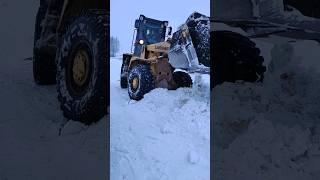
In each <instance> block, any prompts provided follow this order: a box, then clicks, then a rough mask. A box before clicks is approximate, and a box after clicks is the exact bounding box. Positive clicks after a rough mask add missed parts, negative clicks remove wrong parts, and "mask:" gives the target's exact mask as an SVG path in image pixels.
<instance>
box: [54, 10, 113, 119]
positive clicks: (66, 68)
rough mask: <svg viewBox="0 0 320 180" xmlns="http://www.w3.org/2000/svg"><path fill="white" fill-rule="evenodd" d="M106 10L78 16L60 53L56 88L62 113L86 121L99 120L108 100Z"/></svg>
mask: <svg viewBox="0 0 320 180" xmlns="http://www.w3.org/2000/svg"><path fill="white" fill-rule="evenodd" d="M107 24H108V21H107V14H105V13H103V12H95V11H90V12H87V13H85V14H84V15H81V16H79V17H78V18H76V19H75V20H74V21H73V22H72V23H71V24H70V26H69V27H68V28H67V29H66V31H65V34H64V35H63V36H62V39H61V41H60V42H61V44H60V46H59V47H60V48H59V50H58V53H57V61H56V62H57V77H56V79H57V91H58V99H59V102H60V107H61V110H62V111H63V115H64V116H65V117H66V118H67V119H72V120H74V121H79V122H82V123H84V124H87V125H89V124H91V123H93V122H97V121H98V120H99V119H101V118H102V117H103V116H104V115H105V114H106V113H107V106H108V105H109V104H107V103H108V102H109V96H108V94H109V93H108V90H109V88H108V87H107V85H109V76H108V75H109V73H108V66H109V64H108V63H109V46H108V43H106V42H108V31H109V29H108V27H107Z"/></svg>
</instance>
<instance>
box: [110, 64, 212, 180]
mask: <svg viewBox="0 0 320 180" xmlns="http://www.w3.org/2000/svg"><path fill="white" fill-rule="evenodd" d="M120 67H121V60H120V59H116V58H115V59H112V60H111V98H112V99H111V109H110V110H111V118H110V124H111V179H141V180H144V179H164V180H171V179H172V180H180V179H181V180H207V179H209V174H210V172H209V169H210V110H209V105H210V104H209V99H210V97H209V96H210V93H209V92H210V87H209V86H210V84H209V83H210V79H209V76H208V75H195V76H193V79H194V86H193V88H180V89H178V90H176V91H169V90H167V89H154V90H153V91H151V92H150V93H148V94H146V95H145V97H144V98H143V99H142V100H140V101H130V99H129V96H128V93H127V89H121V88H120V82H119V79H120Z"/></svg>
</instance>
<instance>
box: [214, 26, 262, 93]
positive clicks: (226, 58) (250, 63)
mask: <svg viewBox="0 0 320 180" xmlns="http://www.w3.org/2000/svg"><path fill="white" fill-rule="evenodd" d="M211 49H212V50H211V58H212V59H213V65H212V67H213V68H212V69H213V74H212V79H213V86H212V87H215V86H216V85H218V84H222V83H223V82H235V81H237V80H243V81H246V82H262V81H263V77H264V72H265V71H266V67H265V66H264V65H263V61H264V59H263V57H262V56H260V50H259V49H258V48H257V47H256V44H255V43H254V42H252V41H251V40H250V39H249V38H247V37H245V36H242V35H240V34H238V33H234V32H230V31H213V32H211Z"/></svg>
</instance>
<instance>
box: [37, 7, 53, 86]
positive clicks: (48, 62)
mask: <svg viewBox="0 0 320 180" xmlns="http://www.w3.org/2000/svg"><path fill="white" fill-rule="evenodd" d="M46 11H47V4H46V3H45V2H42V1H41V4H40V7H39V9H38V12H37V16H36V22H35V31H34V43H33V77H34V81H35V82H36V83H37V84H39V85H48V84H54V83H55V82H56V64H55V56H54V55H52V54H50V53H48V52H45V51H44V50H43V49H41V47H38V46H37V41H38V40H39V39H40V37H41V31H42V27H41V22H42V21H43V20H44V18H45V15H46Z"/></svg>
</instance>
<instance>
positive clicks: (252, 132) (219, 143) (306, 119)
mask: <svg viewBox="0 0 320 180" xmlns="http://www.w3.org/2000/svg"><path fill="white" fill-rule="evenodd" d="M305 48H308V51H305ZM319 50H320V46H319V45H318V44H317V43H315V42H313V41H301V42H288V43H277V44H275V46H274V48H273V49H272V50H271V52H270V55H269V57H271V58H272V59H271V60H268V59H267V62H270V64H268V71H267V73H266V78H265V82H264V83H263V84H262V85H259V84H251V83H244V84H241V83H237V84H231V83H224V84H223V85H221V86H218V87H217V88H215V90H214V91H213V101H212V103H213V104H212V105H213V112H212V114H213V115H214V119H213V120H214V121H213V122H214V129H212V131H213V138H214V139H213V141H212V142H214V148H213V150H214V153H215V154H217V155H216V156H215V157H216V158H215V157H214V158H215V160H214V162H213V163H214V164H216V166H214V168H215V172H216V173H215V174H213V176H214V177H215V178H220V179H221V178H223V179H234V177H237V178H238V179H261V180H263V179H266V180H267V179H297V180H298V179H319V178H320V172H319V170H318V167H319V165H320V110H319V107H320V94H319V91H320V86H319V83H320V76H319V73H320V71H319V70H320V64H319V61H318V60H319V57H320V54H319V52H318V51H319ZM306 52H308V54H306ZM265 58H267V56H265Z"/></svg>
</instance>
